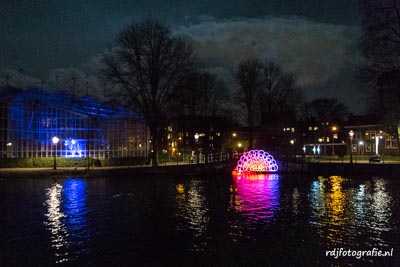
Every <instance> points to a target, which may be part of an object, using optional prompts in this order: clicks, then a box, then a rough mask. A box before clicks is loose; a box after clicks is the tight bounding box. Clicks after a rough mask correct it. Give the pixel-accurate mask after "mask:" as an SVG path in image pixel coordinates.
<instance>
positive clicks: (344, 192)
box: [310, 176, 393, 247]
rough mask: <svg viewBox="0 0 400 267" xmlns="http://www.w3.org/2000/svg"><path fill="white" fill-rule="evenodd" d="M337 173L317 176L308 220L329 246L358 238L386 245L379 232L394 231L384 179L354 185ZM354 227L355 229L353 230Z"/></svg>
mask: <svg viewBox="0 0 400 267" xmlns="http://www.w3.org/2000/svg"><path fill="white" fill-rule="evenodd" d="M348 181H349V180H348V179H346V178H343V177H340V176H331V177H329V178H325V177H319V178H318V180H317V181H314V182H313V183H312V185H311V190H310V202H311V209H312V215H311V220H310V223H311V225H313V226H314V227H316V228H317V232H318V235H319V236H320V237H322V238H326V239H327V241H328V246H329V247H337V246H338V245H342V246H345V245H346V244H348V243H349V241H351V242H352V243H353V242H354V241H355V242H356V243H357V240H359V243H360V244H361V243H362V244H365V245H370V246H372V245H375V246H376V245H378V244H380V245H381V246H385V245H386V244H385V242H384V240H383V238H382V235H383V234H384V233H385V232H389V231H392V230H393V226H392V225H391V223H390V218H391V215H392V208H393V199H392V197H391V196H390V194H389V193H388V192H387V190H386V187H385V185H386V181H385V180H384V179H374V180H373V182H372V183H371V182H370V181H363V182H362V183H361V184H358V185H354V184H350V183H347V182H348ZM354 229H358V230H357V231H355V230H354Z"/></svg>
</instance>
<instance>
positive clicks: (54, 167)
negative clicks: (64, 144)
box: [51, 136, 60, 170]
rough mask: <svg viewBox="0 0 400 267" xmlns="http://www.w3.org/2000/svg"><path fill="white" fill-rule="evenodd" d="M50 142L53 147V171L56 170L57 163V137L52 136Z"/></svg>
mask: <svg viewBox="0 0 400 267" xmlns="http://www.w3.org/2000/svg"><path fill="white" fill-rule="evenodd" d="M51 141H52V142H53V145H55V147H56V148H55V153H54V165H53V170H56V169H57V161H56V156H57V144H58V141H60V139H58V137H57V136H54V137H53V138H52V139H51Z"/></svg>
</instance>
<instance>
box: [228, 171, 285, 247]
mask: <svg viewBox="0 0 400 267" xmlns="http://www.w3.org/2000/svg"><path fill="white" fill-rule="evenodd" d="M230 191H231V199H230V203H229V206H230V210H234V211H236V212H239V213H240V215H241V216H242V217H243V219H244V225H243V224H242V223H241V222H242V221H243V220H242V219H240V218H238V219H237V220H236V221H232V222H231V225H230V228H231V233H230V234H231V236H232V238H233V240H236V239H237V238H238V237H241V236H243V234H244V232H246V237H248V238H255V236H253V234H251V233H250V232H251V230H254V229H255V228H256V227H257V225H261V226H266V225H268V223H269V222H271V220H272V219H273V217H274V215H275V214H276V212H277V211H278V210H279V209H280V204H279V198H280V192H279V176H278V175H277V174H240V175H235V176H234V177H233V185H232V187H231V188H230Z"/></svg>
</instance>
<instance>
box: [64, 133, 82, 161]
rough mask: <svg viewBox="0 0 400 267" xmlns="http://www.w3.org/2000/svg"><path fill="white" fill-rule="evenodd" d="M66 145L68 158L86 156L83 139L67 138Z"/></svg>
mask: <svg viewBox="0 0 400 267" xmlns="http://www.w3.org/2000/svg"><path fill="white" fill-rule="evenodd" d="M64 145H65V148H66V151H67V153H66V155H65V157H67V158H75V157H84V156H85V154H86V153H85V150H84V148H85V147H84V145H83V144H82V142H81V141H78V140H76V139H73V138H69V139H67V140H65V142H64Z"/></svg>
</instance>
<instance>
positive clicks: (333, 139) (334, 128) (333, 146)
mask: <svg viewBox="0 0 400 267" xmlns="http://www.w3.org/2000/svg"><path fill="white" fill-rule="evenodd" d="M336 131H337V127H336V126H333V127H332V132H333V134H332V155H333V156H334V155H335V139H337V133H336Z"/></svg>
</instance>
